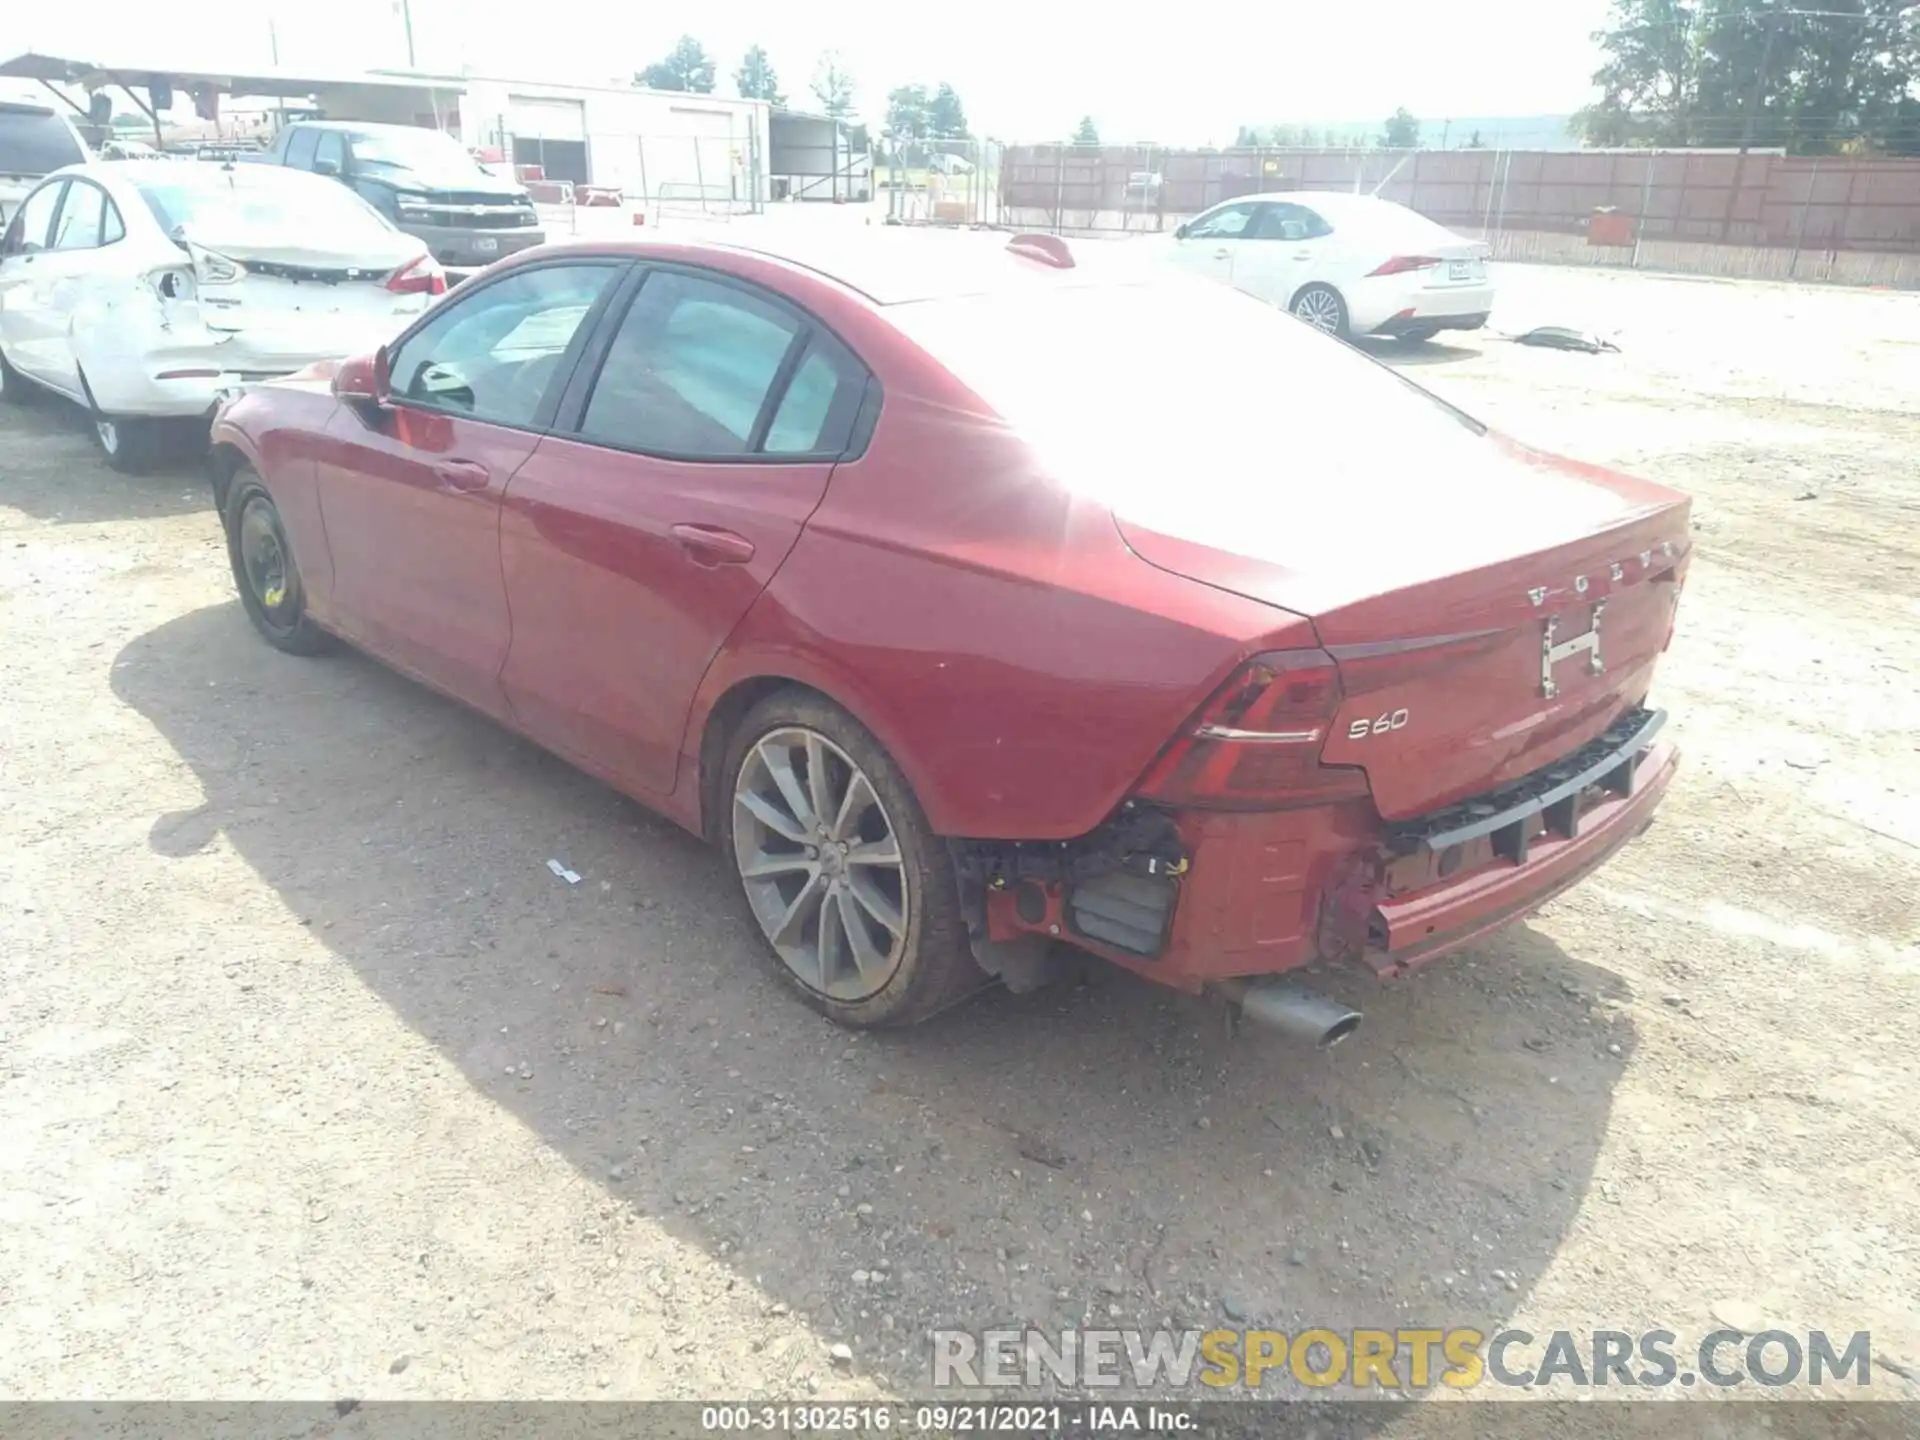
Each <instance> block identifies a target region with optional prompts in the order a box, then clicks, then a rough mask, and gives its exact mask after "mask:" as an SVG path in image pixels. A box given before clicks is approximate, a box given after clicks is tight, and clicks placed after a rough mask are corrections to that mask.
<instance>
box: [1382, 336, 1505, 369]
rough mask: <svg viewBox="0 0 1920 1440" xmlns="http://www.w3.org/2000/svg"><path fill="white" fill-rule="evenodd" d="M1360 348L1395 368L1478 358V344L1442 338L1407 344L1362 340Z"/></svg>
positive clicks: (1453, 362)
mask: <svg viewBox="0 0 1920 1440" xmlns="http://www.w3.org/2000/svg"><path fill="white" fill-rule="evenodd" d="M1360 348H1361V349H1362V350H1364V351H1366V352H1367V354H1369V355H1371V356H1373V358H1374V359H1376V360H1380V361H1384V362H1385V363H1386V364H1388V365H1392V366H1393V367H1395V368H1396V369H1399V368H1403V367H1415V366H1421V365H1457V364H1459V363H1460V362H1461V361H1463V360H1477V359H1479V358H1480V350H1479V347H1478V346H1473V345H1454V344H1449V343H1448V342H1446V341H1444V340H1422V341H1419V342H1417V343H1413V344H1408V343H1404V342H1401V341H1397V340H1364V341H1362V342H1360Z"/></svg>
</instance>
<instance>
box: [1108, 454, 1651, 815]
mask: <svg viewBox="0 0 1920 1440" xmlns="http://www.w3.org/2000/svg"><path fill="white" fill-rule="evenodd" d="M1358 448H1359V449H1360V450H1361V451H1362V452H1363V453H1364V451H1365V450H1366V449H1367V448H1368V447H1366V446H1360V447H1358ZM1417 481H1418V483H1415V484H1408V485H1398V486H1394V487H1393V494H1392V498H1391V500H1389V501H1382V502H1380V503H1376V504H1373V505H1369V504H1368V503H1367V501H1366V499H1365V497H1364V495H1363V494H1361V493H1359V491H1358V487H1349V486H1344V485H1335V486H1330V487H1327V488H1317V487H1316V488H1314V489H1310V490H1308V491H1305V492H1293V493H1291V494H1290V496H1289V502H1290V503H1288V504H1286V505H1284V506H1279V507H1275V508H1273V509H1272V511H1271V513H1270V515H1268V516H1266V517H1262V516H1260V515H1258V514H1256V513H1248V510H1249V509H1257V508H1258V507H1248V508H1247V509H1243V510H1242V512H1241V513H1240V514H1238V515H1231V514H1229V515H1214V516H1208V515H1207V514H1206V513H1205V512H1204V509H1203V510H1202V511H1201V512H1200V513H1197V514H1194V515H1192V516H1191V517H1190V518H1189V519H1187V520H1185V521H1184V522H1182V523H1179V524H1177V525H1171V526H1170V525H1169V524H1168V520H1167V518H1164V517H1156V521H1157V525H1158V526H1159V527H1160V528H1156V526H1155V524H1149V523H1144V522H1143V521H1142V520H1140V519H1135V518H1131V517H1129V516H1128V515H1126V514H1124V513H1119V512H1116V516H1115V519H1116V523H1118V525H1119V527H1120V531H1121V534H1122V535H1123V536H1124V537H1125V539H1126V541H1127V543H1128V545H1129V546H1131V547H1132V549H1133V550H1134V552H1135V553H1136V554H1138V555H1139V556H1140V557H1141V558H1142V559H1144V560H1146V561H1147V562H1148V563H1150V564H1153V565H1156V566H1158V567H1160V568H1161V569H1165V570H1170V571H1173V572H1174V573H1177V574H1180V575H1185V576H1187V577H1188V578H1190V579H1194V580H1198V581H1200V582H1201V583H1203V584H1208V585H1214V586H1218V587H1219V588H1221V589H1225V590H1230V591H1233V592H1234V593H1236V594H1240V595H1245V596H1248V597H1250V598H1252V599H1256V600H1262V601H1265V602H1267V603H1268V604H1272V605H1275V606H1279V607H1281V608H1283V609H1286V610H1290V611H1293V612H1294V613H1296V614H1300V615H1305V616H1307V617H1309V618H1310V619H1311V620H1312V621H1313V624H1314V628H1315V630H1316V631H1317V633H1318V634H1319V636H1320V640H1321V643H1322V644H1323V645H1324V646H1325V647H1326V648H1327V650H1328V651H1329V653H1331V654H1332V655H1333V657H1334V659H1335V661H1336V662H1337V663H1338V665H1339V668H1340V674H1341V687H1342V691H1343V693H1344V695H1345V700H1344V701H1343V703H1342V705H1341V708H1340V711H1339V713H1338V715H1337V717H1336V719H1335V722H1334V724H1333V725H1332V726H1331V727H1330V732H1329V738H1328V740H1327V742H1326V745H1325V748H1324V749H1323V751H1322V752H1321V759H1322V761H1323V763H1325V764H1329V765H1353V766H1359V767H1361V768H1362V769H1364V770H1365V771H1366V772H1367V779H1368V783H1369V786H1370V788H1371V789H1372V791H1373V796H1374V803H1375V805H1376V806H1377V807H1378V808H1379V810H1380V813H1381V814H1382V815H1383V816H1385V817H1387V818H1389V819H1403V818H1407V817H1410V816H1414V815H1419V814H1422V813H1424V812H1426V811H1429V810H1433V809H1436V808H1438V807H1440V806H1443V805H1448V804H1452V803H1454V802H1455V801H1458V800H1461V799H1464V798H1466V797H1469V796H1472V795H1474V794H1477V793H1479V792H1481V791H1484V790H1488V789H1491V788H1493V787H1494V786H1497V785H1500V784H1503V783H1505V782H1507V781H1510V780H1514V779H1518V778H1520V777H1521V776H1524V775H1526V774H1528V773H1530V772H1532V771H1534V770H1537V769H1539V768H1540V767H1541V766H1543V765H1546V764H1549V763H1551V762H1552V761H1554V760H1556V759H1558V758H1560V757H1561V756H1563V755H1565V754H1567V753H1569V752H1571V751H1573V750H1575V749H1577V748H1579V747H1580V746H1581V745H1583V744H1585V743H1586V742H1587V741H1589V740H1591V739H1592V738H1593V737H1594V736H1596V735H1598V734H1599V733H1601V731H1603V730H1604V729H1605V728H1606V727H1607V725H1608V724H1609V723H1610V722H1611V721H1612V720H1613V719H1614V718H1615V717H1616V716H1617V715H1619V714H1620V712H1621V711H1622V710H1624V709H1626V708H1627V707H1628V706H1629V705H1631V704H1634V703H1637V702H1639V701H1640V700H1642V699H1644V698H1645V696H1646V693H1647V689H1648V686H1649V684H1650V682H1651V675H1652V670H1653V666H1654V662H1655V661H1656V659H1657V658H1658V657H1659V655H1660V653H1661V651H1663V650H1664V649H1665V648H1666V644H1667V640H1668V637H1669V635H1670V633H1671V627H1672V620H1673V614H1674V606H1675V604H1676V602H1677V599H1678V594H1679V588H1680V583H1681V581H1682V579H1683V577H1684V573H1685V567H1686V561H1687V556H1688V546H1689V538H1688V527H1687V515H1688V503H1689V502H1688V501H1687V500H1686V498H1685V497H1684V496H1681V495H1678V494H1676V493H1674V492H1672V491H1669V490H1666V489H1664V488H1663V487H1660V486H1657V485H1652V484H1648V483H1646V482H1642V481H1637V480H1632V479H1629V478H1627V477H1624V476H1617V475H1612V474H1609V473H1607V472H1605V471H1602V470H1598V469H1595V468H1592V467H1587V466H1580V465H1576V464H1573V463H1571V462H1568V461H1564V460H1559V459H1556V458H1554V457H1551V456H1547V455H1544V454H1541V453H1539V452H1537V451H1532V450H1528V449H1525V448H1524V447H1522V446H1519V445H1516V444H1514V443H1513V442H1511V441H1507V440H1504V439H1501V438H1499V437H1495V436H1492V435H1487V436H1484V437H1480V438H1477V439H1475V440H1474V441H1473V442H1472V443H1471V444H1468V445H1465V446H1460V447H1454V448H1453V450H1452V453H1446V451H1445V450H1444V449H1436V450H1434V451H1431V452H1429V454H1428V456H1427V458H1426V463H1425V465H1424V466H1423V467H1422V468H1421V470H1420V472H1419V473H1418V476H1417ZM1169 530H1172V531H1173V532H1175V533H1169Z"/></svg>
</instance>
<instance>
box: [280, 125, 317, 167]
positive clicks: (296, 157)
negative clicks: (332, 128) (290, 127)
mask: <svg viewBox="0 0 1920 1440" xmlns="http://www.w3.org/2000/svg"><path fill="white" fill-rule="evenodd" d="M319 144H320V132H319V131H318V130H315V129H313V128H312V127H311V126H306V125H302V126H299V127H297V128H296V129H295V130H294V132H293V138H292V139H291V140H289V141H287V164H289V165H291V166H293V168H294V169H296V170H311V169H313V155H314V151H315V150H316V149H317V148H318V147H319Z"/></svg>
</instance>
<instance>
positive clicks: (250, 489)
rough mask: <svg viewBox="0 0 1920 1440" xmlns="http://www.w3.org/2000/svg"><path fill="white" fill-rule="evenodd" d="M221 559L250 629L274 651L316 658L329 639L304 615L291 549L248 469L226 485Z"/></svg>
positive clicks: (239, 470)
mask: <svg viewBox="0 0 1920 1440" xmlns="http://www.w3.org/2000/svg"><path fill="white" fill-rule="evenodd" d="M222 518H223V520H224V522H225V525H226V530H227V561H228V563H229V564H230V565H231V566H232V567H233V583H234V585H235V586H236V587H237V588H238V589H239V591H240V603H241V604H242V605H244V606H245V607H246V610H247V618H248V619H249V620H251V621H253V628H254V629H256V630H258V631H259V632H260V633H261V635H263V636H264V637H265V638H266V641H267V643H268V644H269V645H271V646H273V648H274V649H276V650H284V651H286V652H287V654H289V655H319V654H321V653H323V652H325V651H327V650H330V649H332V648H333V645H334V643H335V642H334V639H333V637H332V636H331V635H329V634H327V632H326V631H324V630H322V629H321V628H320V627H319V626H318V625H316V624H314V623H313V617H312V616H311V615H309V614H307V593H306V591H305V589H303V588H302V586H301V584H300V570H299V567H298V566H297V565H296V564H295V563H294V557H293V547H292V546H291V545H289V544H288V543H287V534H286V531H285V530H284V529H283V528H281V525H280V511H279V509H278V508H277V507H276V506H275V505H274V503H273V497H272V496H271V495H269V494H268V493H267V488H266V486H264V485H262V484H261V483H260V477H259V475H257V474H256V473H255V472H254V471H253V469H252V467H250V466H248V465H245V464H242V465H240V466H239V467H238V468H237V469H236V470H235V471H234V472H233V480H232V482H231V483H230V484H229V485H228V487H227V512H226V514H225V516H224V517H222Z"/></svg>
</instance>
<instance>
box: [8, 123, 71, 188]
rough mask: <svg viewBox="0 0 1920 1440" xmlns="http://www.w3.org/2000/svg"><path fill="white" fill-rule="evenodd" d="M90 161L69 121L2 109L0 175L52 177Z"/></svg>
mask: <svg viewBox="0 0 1920 1440" xmlns="http://www.w3.org/2000/svg"><path fill="white" fill-rule="evenodd" d="M86 158H87V155H86V152H85V151H84V150H82V149H81V148H80V142H79V141H78V140H76V139H74V137H73V131H72V129H71V128H69V127H68V125H67V123H66V121H64V120H62V119H61V118H60V117H59V116H58V115H55V114H53V113H52V112H51V111H40V110H15V109H10V108H8V107H6V106H0V175H31V176H34V177H35V178H38V177H39V176H41V175H51V174H52V173H53V172H54V171H56V170H58V169H60V168H61V167H62V166H64V165H78V164H80V163H81V162H82V161H83V160H85V159H86Z"/></svg>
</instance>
